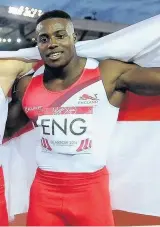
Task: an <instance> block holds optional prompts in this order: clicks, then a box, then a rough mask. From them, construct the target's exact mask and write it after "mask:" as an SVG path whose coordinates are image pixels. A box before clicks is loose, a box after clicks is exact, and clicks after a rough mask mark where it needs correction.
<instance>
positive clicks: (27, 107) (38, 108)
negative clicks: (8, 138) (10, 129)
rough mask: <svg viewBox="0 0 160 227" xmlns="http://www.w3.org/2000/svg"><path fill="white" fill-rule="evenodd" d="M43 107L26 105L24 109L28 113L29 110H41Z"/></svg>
mask: <svg viewBox="0 0 160 227" xmlns="http://www.w3.org/2000/svg"><path fill="white" fill-rule="evenodd" d="M42 108H43V107H42V106H30V107H29V106H26V107H24V111H25V112H26V113H28V112H30V111H35V110H36V111H37V110H38V111H39V110H41V109H42Z"/></svg>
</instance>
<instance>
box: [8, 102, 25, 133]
mask: <svg viewBox="0 0 160 227" xmlns="http://www.w3.org/2000/svg"><path fill="white" fill-rule="evenodd" d="M28 122H29V119H28V117H27V116H26V115H25V113H24V112H23V110H22V107H21V103H20V102H19V101H17V102H14V103H13V102H11V103H10V104H9V110H8V118H7V122H6V128H5V137H12V136H13V135H14V133H16V132H18V131H19V130H20V129H21V128H23V127H24V126H25V125H26V124H27V123H28Z"/></svg>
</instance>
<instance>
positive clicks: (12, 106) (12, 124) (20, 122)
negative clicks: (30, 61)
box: [4, 75, 32, 137]
mask: <svg viewBox="0 0 160 227" xmlns="http://www.w3.org/2000/svg"><path fill="white" fill-rule="evenodd" d="M31 76H32V75H29V76H25V77H23V78H22V79H21V80H20V81H19V82H18V84H17V86H16V92H15V93H13V95H12V101H11V102H10V103H9V109H8V118H7V122H6V128H5V134H4V136H5V137H12V136H13V134H14V133H15V132H17V131H18V130H19V129H21V128H23V127H24V126H25V125H26V124H27V123H28V122H29V119H28V117H27V116H26V114H25V113H24V111H23V108H22V104H21V101H22V98H23V95H24V92H25V90H26V88H27V86H28V84H29V82H30V80H31V78H32V77H31Z"/></svg>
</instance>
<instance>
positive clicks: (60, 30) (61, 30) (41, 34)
mask: <svg viewBox="0 0 160 227" xmlns="http://www.w3.org/2000/svg"><path fill="white" fill-rule="evenodd" d="M58 32H66V30H65V29H59V30H57V31H54V32H53V34H56V33H58ZM43 35H45V36H48V34H47V33H45V32H42V33H39V34H38V36H43Z"/></svg>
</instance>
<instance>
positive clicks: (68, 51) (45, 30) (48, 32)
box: [36, 18, 76, 68]
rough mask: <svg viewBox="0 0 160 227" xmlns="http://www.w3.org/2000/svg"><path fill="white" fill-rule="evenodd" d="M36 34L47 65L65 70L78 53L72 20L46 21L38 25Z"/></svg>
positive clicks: (57, 19)
mask: <svg viewBox="0 0 160 227" xmlns="http://www.w3.org/2000/svg"><path fill="white" fill-rule="evenodd" d="M36 34H37V42H38V48H39V52H40V54H41V57H42V59H43V60H44V62H45V63H46V64H47V65H49V66H50V67H53V68H63V67H65V66H66V65H68V64H69V62H70V61H71V60H72V58H73V57H74V55H75V53H76V51H75V41H76V36H75V33H74V28H73V24H72V22H71V21H70V20H67V19H63V18H52V19H47V20H44V21H42V22H40V23H39V24H38V25H37V27H36Z"/></svg>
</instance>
